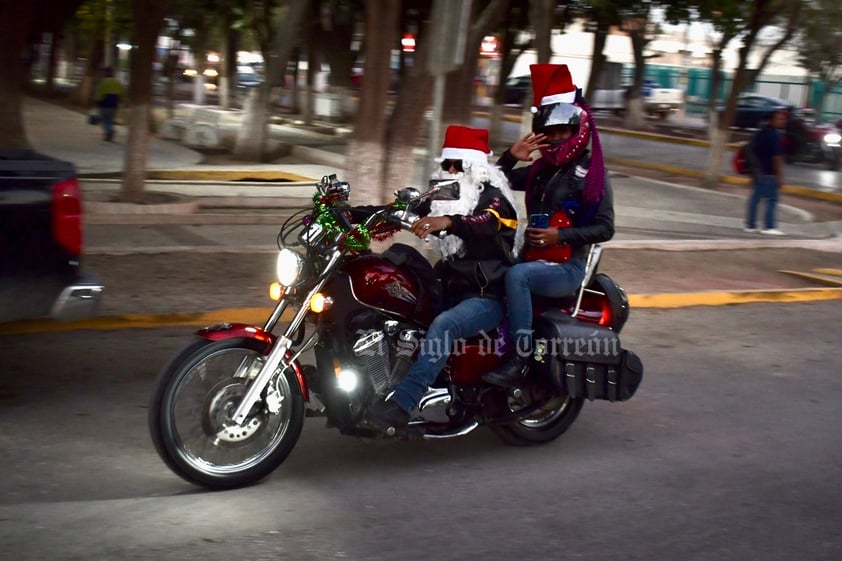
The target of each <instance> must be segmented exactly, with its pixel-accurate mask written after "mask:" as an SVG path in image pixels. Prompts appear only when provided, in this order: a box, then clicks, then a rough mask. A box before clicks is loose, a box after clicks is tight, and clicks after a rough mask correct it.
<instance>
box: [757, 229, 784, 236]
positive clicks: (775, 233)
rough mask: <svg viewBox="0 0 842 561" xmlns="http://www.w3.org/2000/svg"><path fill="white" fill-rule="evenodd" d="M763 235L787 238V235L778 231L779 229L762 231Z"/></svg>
mask: <svg viewBox="0 0 842 561" xmlns="http://www.w3.org/2000/svg"><path fill="white" fill-rule="evenodd" d="M760 233H761V234H766V235H767V236H785V235H786V234H785V233H783V232H781V231H780V230H778V229H777V228H766V229H765V230H760Z"/></svg>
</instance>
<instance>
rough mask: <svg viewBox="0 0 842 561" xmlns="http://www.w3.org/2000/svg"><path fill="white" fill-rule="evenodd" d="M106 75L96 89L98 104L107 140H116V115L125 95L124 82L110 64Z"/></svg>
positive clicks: (104, 135) (105, 72)
mask: <svg viewBox="0 0 842 561" xmlns="http://www.w3.org/2000/svg"><path fill="white" fill-rule="evenodd" d="M104 74H105V77H104V78H103V79H102V81H101V82H100V83H99V87H97V90H96V104H97V107H99V118H100V121H99V122H100V125H101V126H102V132H103V137H104V139H105V141H106V142H111V141H112V140H114V117H115V116H116V115H117V110H118V109H119V108H120V103H121V102H122V101H123V98H124V97H125V95H126V94H125V90H124V89H123V84H121V83H120V81H119V80H118V79H117V78H115V77H114V69H113V68H111V67H110V66H109V67H107V68H106V69H105V71H104Z"/></svg>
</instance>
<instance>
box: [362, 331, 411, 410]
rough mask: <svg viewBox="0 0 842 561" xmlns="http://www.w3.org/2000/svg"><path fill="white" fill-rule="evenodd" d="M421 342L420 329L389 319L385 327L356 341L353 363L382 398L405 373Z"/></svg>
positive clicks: (369, 332) (368, 332)
mask: <svg viewBox="0 0 842 561" xmlns="http://www.w3.org/2000/svg"><path fill="white" fill-rule="evenodd" d="M420 341H421V333H420V332H419V331H417V330H415V329H401V327H400V325H399V324H398V322H395V321H387V322H385V325H384V328H383V329H382V330H371V331H367V332H365V333H363V334H361V335H360V336H359V337H358V338H357V339H356V340H355V341H354V345H353V352H354V362H356V363H357V365H358V367H359V368H360V370H361V371H362V372H365V373H366V374H367V375H368V377H369V379H370V380H371V384H372V387H373V388H374V392H375V393H376V394H377V395H378V396H380V397H383V396H385V395H386V394H388V393H389V392H390V391H391V390H392V389H393V388H394V387H395V386H397V385H398V384H399V383H400V382H401V380H403V379H404V377H405V376H406V373H407V372H408V371H409V367H410V366H411V365H412V356H413V354H414V353H415V350H416V349H417V348H418V345H419V344H420Z"/></svg>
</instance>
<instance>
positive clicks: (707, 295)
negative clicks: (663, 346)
mask: <svg viewBox="0 0 842 561" xmlns="http://www.w3.org/2000/svg"><path fill="white" fill-rule="evenodd" d="M839 299H842V288H805V289H801V290H781V289H770V290H735V291H721V292H713V291H712V292H676V293H664V294H632V295H631V296H629V304H630V305H631V307H632V308H638V309H643V308H686V307H691V306H727V305H733V304H752V303H759V302H780V303H783V302H815V301H820V300H839Z"/></svg>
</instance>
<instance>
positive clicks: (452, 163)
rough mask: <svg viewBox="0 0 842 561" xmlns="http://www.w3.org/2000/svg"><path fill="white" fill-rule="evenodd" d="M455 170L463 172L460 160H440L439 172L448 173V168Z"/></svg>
mask: <svg viewBox="0 0 842 561" xmlns="http://www.w3.org/2000/svg"><path fill="white" fill-rule="evenodd" d="M451 167H454V168H456V171H465V170H463V169H462V160H442V161H441V170H442V171H450V168H451Z"/></svg>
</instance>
